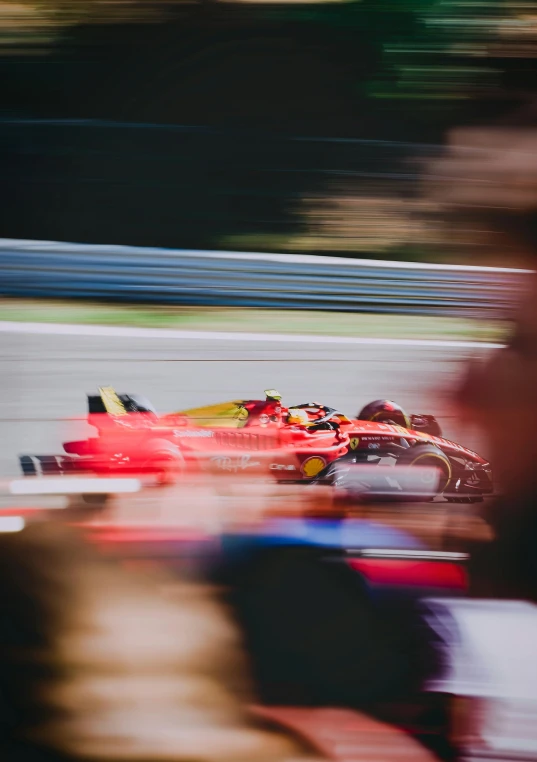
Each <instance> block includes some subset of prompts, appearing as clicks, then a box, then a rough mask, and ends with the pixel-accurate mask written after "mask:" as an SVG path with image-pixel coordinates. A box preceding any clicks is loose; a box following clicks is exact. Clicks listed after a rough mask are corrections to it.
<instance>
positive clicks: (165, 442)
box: [20, 387, 492, 502]
mask: <svg viewBox="0 0 537 762" xmlns="http://www.w3.org/2000/svg"><path fill="white" fill-rule="evenodd" d="M88 406H89V414H88V419H87V420H88V423H89V424H90V425H91V426H93V427H94V428H95V429H96V430H97V432H98V436H97V437H92V438H89V439H86V440H82V441H75V442H66V443H64V445H63V447H64V450H65V452H66V453H67V455H60V456H32V455H25V456H21V458H20V462H21V467H22V470H23V473H24V474H25V475H37V474H49V473H76V472H90V473H96V474H98V475H101V476H102V475H111V474H114V475H120V474H125V475H127V474H131V475H132V474H133V473H136V474H151V475H152V476H153V477H155V478H156V479H157V480H158V481H159V482H161V483H170V482H173V481H175V479H176V478H178V477H179V476H180V475H181V474H182V473H184V472H188V473H192V472H196V471H197V472H200V471H201V472H203V471H207V470H208V471H212V472H215V471H216V472H224V473H226V472H227V473H231V474H249V475H251V476H254V475H255V476H256V477H260V478H262V477H271V478H273V479H276V480H277V481H285V482H289V481H291V482H306V483H311V484H331V485H333V486H335V487H338V488H340V489H346V490H350V491H353V492H357V493H360V494H363V493H368V494H370V493H375V494H383V495H384V496H392V497H394V498H396V499H398V498H410V499H426V500H428V499H432V498H434V497H435V496H437V495H444V496H445V497H446V498H447V499H448V500H451V501H458V502H460V501H462V502H474V501H479V500H482V499H483V495H485V494H488V493H490V492H492V474H491V469H490V466H489V464H488V462H487V461H486V460H485V459H483V458H482V457H481V456H479V455H478V454H477V453H475V452H472V451H471V450H468V449H467V448H465V447H462V446H461V445H459V444H456V443H454V442H450V441H449V440H447V439H443V438H442V437H441V436H440V433H441V432H440V427H439V425H438V422H437V421H436V419H435V418H434V417H433V416H426V415H413V416H408V415H407V414H406V413H405V412H404V411H403V409H402V408H401V407H400V406H398V405H396V404H395V403H393V402H390V401H388V400H377V401H375V402H373V403H370V404H369V405H367V406H366V407H365V408H363V410H362V411H361V412H360V413H359V414H358V416H357V417H356V418H354V419H351V418H348V417H347V416H346V415H344V414H343V413H342V412H340V411H338V410H336V409H335V408H331V407H328V406H326V405H323V404H320V403H316V402H306V403H301V404H298V405H295V406H293V407H283V405H282V403H281V396H280V395H279V394H278V392H276V391H275V390H267V391H266V392H265V399H263V400H234V401H231V402H224V403H220V404H217V405H210V406H207V407H202V408H197V409H191V410H183V411H179V412H176V413H170V414H166V415H159V414H158V413H157V412H156V410H155V408H154V407H153V406H152V405H151V404H150V403H149V402H148V401H147V400H146V399H145V398H143V397H141V396H139V395H134V394H117V393H116V392H115V391H114V389H112V388H111V387H101V388H100V389H99V394H98V395H88ZM394 465H395V466H396V468H395V469H394V468H391V467H390V468H384V466H394ZM373 466H375V468H372V467H373ZM376 466H383V467H382V468H376ZM400 466H406V467H407V468H406V469H403V468H400ZM364 467H367V468H364ZM408 467H417V470H416V471H415V472H414V473H415V474H419V479H417V480H416V479H414V480H413V481H414V482H417V484H416V483H415V484H414V485H413V486H412V487H411V488H410V487H409V486H408V483H407V482H405V476H404V475H405V474H407V473H408V470H409V469H408ZM418 469H419V470H418Z"/></svg>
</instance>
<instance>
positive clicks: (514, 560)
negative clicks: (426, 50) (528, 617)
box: [429, 127, 537, 600]
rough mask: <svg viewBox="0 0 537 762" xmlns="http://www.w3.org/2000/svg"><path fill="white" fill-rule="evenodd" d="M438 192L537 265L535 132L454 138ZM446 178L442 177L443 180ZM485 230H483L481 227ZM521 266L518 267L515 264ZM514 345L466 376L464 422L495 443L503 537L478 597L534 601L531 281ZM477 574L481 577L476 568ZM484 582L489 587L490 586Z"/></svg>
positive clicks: (536, 313)
mask: <svg viewBox="0 0 537 762" xmlns="http://www.w3.org/2000/svg"><path fill="white" fill-rule="evenodd" d="M429 174H430V177H432V178H433V180H432V181H431V188H432V191H431V190H430V192H431V195H433V196H434V197H435V199H436V200H440V201H441V202H443V203H444V205H445V208H447V209H451V211H453V210H455V211H456V212H457V215H458V219H459V220H461V219H462V220H463V221H465V222H466V223H468V220H473V222H474V225H473V227H474V229H479V231H480V236H481V245H484V246H488V247H489V250H490V251H491V252H495V253H496V254H497V255H498V259H499V257H500V256H501V257H502V259H501V260H499V263H500V262H501V264H502V265H503V266H504V267H510V266H520V264H521V263H525V265H526V266H527V267H528V268H530V269H535V266H536V263H537V131H536V130H534V129H513V128H507V127H506V128H493V129H470V130H460V131H458V132H456V133H454V135H453V136H452V140H451V143H450V147H449V150H448V152H447V156H446V157H445V158H444V159H443V160H441V161H440V162H439V163H437V164H436V165H435V166H433V167H431V168H430V172H429ZM439 178H440V179H439ZM475 223H478V224H475ZM513 263H515V264H513ZM527 285H528V292H527V293H526V294H521V295H520V305H519V309H518V311H517V314H516V315H515V316H514V320H513V325H512V331H511V335H510V338H509V340H508V342H507V346H506V347H505V348H504V349H501V350H498V351H495V352H493V353H492V354H491V355H490V356H489V357H488V358H487V359H486V360H484V361H481V362H475V363H473V364H472V365H471V367H470V368H469V369H468V372H467V375H466V378H465V380H464V382H463V384H462V386H461V388H460V389H459V392H458V397H457V399H458V402H459V404H460V405H461V409H462V415H463V416H464V417H465V419H467V420H472V421H474V422H475V423H477V425H478V426H479V427H480V428H481V430H482V432H483V433H484V435H485V436H486V439H487V441H488V447H489V451H490V458H491V462H492V465H493V468H494V472H495V475H496V479H497V484H496V487H497V490H498V492H499V493H500V495H501V496H500V497H499V498H498V499H497V500H496V502H495V504H494V506H493V509H492V511H491V512H490V514H489V516H488V518H489V520H490V522H491V524H492V526H493V529H494V531H495V534H496V541H495V543H494V544H493V546H492V547H491V550H492V553H493V556H490V555H489V556H488V557H487V562H486V563H485V564H484V566H483V568H482V571H483V574H482V575H478V576H477V577H476V580H477V581H479V580H480V581H481V583H483V584H486V588H484V587H482V585H481V584H478V586H477V587H476V592H478V593H480V594H483V593H484V592H485V590H486V591H487V592H489V593H492V594H494V595H505V596H508V597H527V598H530V599H533V600H536V599H537V551H536V547H537V470H536V468H535V452H536V445H535V432H536V431H537V399H536V397H535V389H536V387H537V362H536V361H537V279H536V278H535V276H531V275H530V274H528V281H527ZM476 571H477V569H476ZM485 580H486V582H485Z"/></svg>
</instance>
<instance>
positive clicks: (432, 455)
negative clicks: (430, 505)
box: [412, 452, 453, 491]
mask: <svg viewBox="0 0 537 762" xmlns="http://www.w3.org/2000/svg"><path fill="white" fill-rule="evenodd" d="M427 458H436V460H439V461H440V463H443V465H444V466H447V468H448V474H447V481H446V483H445V485H444V488H443V490H445V489H446V487H447V485H448V484H449V483H450V481H451V477H452V474H453V472H452V470H451V463H450V462H449V460H447V459H446V460H444V458H441V457H440V455H435V453H433V452H424V453H423V454H421V455H418V456H417V457H416V458H415V459H414V460H413V461H412V465H413V466H415V465H417V463H418V461H419V460H424V459H427ZM443 490H442V491H443Z"/></svg>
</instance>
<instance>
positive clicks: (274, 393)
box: [265, 389, 282, 400]
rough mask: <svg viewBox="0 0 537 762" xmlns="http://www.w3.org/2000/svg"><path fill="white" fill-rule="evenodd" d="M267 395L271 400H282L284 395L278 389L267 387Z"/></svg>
mask: <svg viewBox="0 0 537 762" xmlns="http://www.w3.org/2000/svg"><path fill="white" fill-rule="evenodd" d="M265 396H266V397H267V398H268V399H271V400H281V398H282V395H281V394H280V392H278V391H276V389H265Z"/></svg>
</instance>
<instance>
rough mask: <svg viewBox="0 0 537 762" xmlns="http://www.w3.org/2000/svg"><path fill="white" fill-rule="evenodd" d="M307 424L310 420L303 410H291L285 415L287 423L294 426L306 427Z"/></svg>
mask: <svg viewBox="0 0 537 762" xmlns="http://www.w3.org/2000/svg"><path fill="white" fill-rule="evenodd" d="M309 422H310V419H309V416H308V414H307V413H306V411H305V410H299V409H297V408H291V409H290V410H289V412H288V414H287V423H290V424H292V425H294V426H308V424H309Z"/></svg>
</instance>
